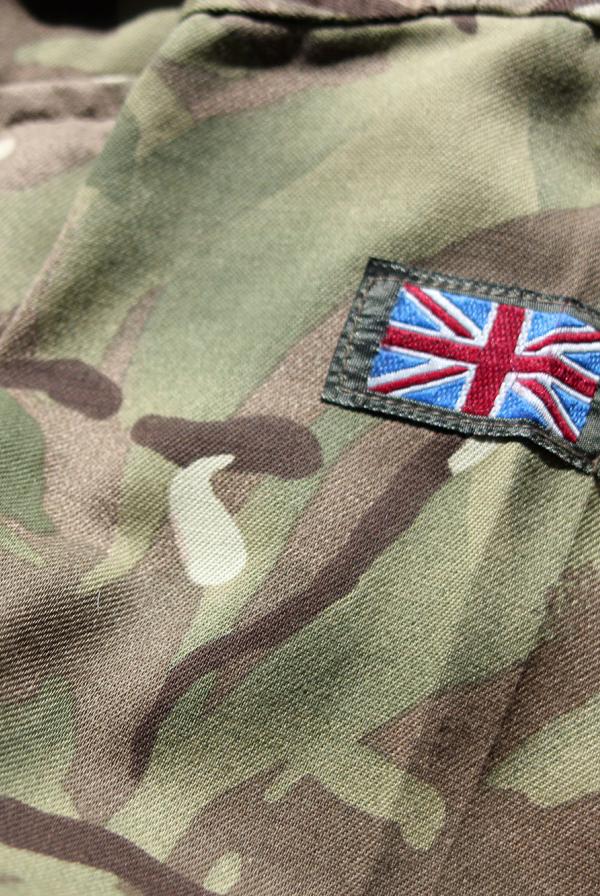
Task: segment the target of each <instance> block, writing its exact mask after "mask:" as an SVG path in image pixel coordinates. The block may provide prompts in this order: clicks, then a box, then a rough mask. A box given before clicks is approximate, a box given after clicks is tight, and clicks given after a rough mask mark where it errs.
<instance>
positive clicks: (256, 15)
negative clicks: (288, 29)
mask: <svg viewBox="0 0 600 896" xmlns="http://www.w3.org/2000/svg"><path fill="white" fill-rule="evenodd" d="M197 15H205V16H210V17H212V18H220V17H222V16H229V15H231V16H242V17H244V18H248V19H255V20H257V21H266V22H283V23H284V24H287V25H298V26H300V27H304V28H344V27H349V28H360V27H365V26H369V25H372V26H377V25H381V26H385V25H388V26H389V25H400V24H403V23H406V22H416V21H419V20H421V19H448V18H451V17H453V16H464V15H475V16H483V17H485V18H501V19H565V20H567V21H570V22H574V23H576V24H580V25H587V26H588V27H593V26H594V22H591V21H589V20H588V19H585V18H583V17H582V16H580V15H576V14H575V11H574V10H547V11H546V12H540V11H536V10H531V11H529V12H526V13H518V12H515V10H511V9H501V8H498V9H493V10H490V9H479V8H478V7H477V5H476V4H465V5H464V6H460V7H457V8H456V9H452V10H447V9H446V10H435V9H434V10H432V9H430V8H429V9H423V10H422V11H415V12H413V13H410V12H409V13H406V14H404V15H402V14H399V15H398V16H396V17H394V16H386V17H381V18H377V17H371V18H368V17H364V16H363V17H360V16H356V17H350V16H344V15H343V14H342V15H340V17H339V18H336V16H335V13H333V12H332V13H331V16H330V17H326V16H325V15H324V16H323V17H320V16H317V15H315V16H311V15H310V14H308V13H305V12H304V11H303V10H298V12H297V13H294V12H293V10H290V12H289V13H286V12H285V11H284V10H283V9H282V10H267V9H265V10H260V9H243V8H236V7H235V6H231V7H228V6H226V5H224V6H220V5H219V6H214V7H212V8H210V7H207V8H206V9H190V10H189V11H188V12H184V13H182V15H181V17H180V19H179V21H180V22H185V21H186V20H187V19H190V18H192V17H193V16H197Z"/></svg>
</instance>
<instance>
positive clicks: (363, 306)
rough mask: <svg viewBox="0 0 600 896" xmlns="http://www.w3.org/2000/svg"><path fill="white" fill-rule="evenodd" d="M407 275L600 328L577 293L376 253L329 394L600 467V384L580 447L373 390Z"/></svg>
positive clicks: (526, 425) (518, 425) (598, 316)
mask: <svg viewBox="0 0 600 896" xmlns="http://www.w3.org/2000/svg"><path fill="white" fill-rule="evenodd" d="M406 280H409V281H411V282H413V283H416V284H418V285H420V286H426V287H427V286H428V287H433V288H436V289H445V290H448V291H450V292H461V293H465V294H467V295H472V296H475V297H479V298H481V299H488V300H492V301H495V302H501V303H503V304H512V305H519V306H521V307H523V308H531V309H533V310H536V311H571V312H572V313H574V314H576V315H577V317H579V318H580V319H581V320H584V321H585V322H586V323H589V324H591V325H593V326H594V327H596V328H597V329H598V330H600V313H599V312H597V311H595V310H594V309H592V308H590V307H588V306H587V305H584V304H583V303H582V302H580V301H578V300H577V299H573V298H569V297H567V296H555V295H546V294H545V293H538V292H533V291H532V290H528V289H520V288H519V287H517V286H503V285H501V284H497V283H486V282H482V281H477V280H469V279H465V278H462V277H453V276H446V275H444V274H439V273H436V272H433V271H423V270H419V269H418V268H413V267H409V266H407V265H403V264H401V263H399V262H392V261H383V260H381V259H378V258H371V259H369V262H368V264H367V267H366V270H365V273H364V276H363V279H362V282H361V284H360V287H359V289H358V292H357V294H356V298H355V299H354V302H353V303H352V308H351V309H350V314H349V315H348V319H347V320H346V323H345V325H344V329H343V331H342V335H341V337H340V339H339V342H338V344H337V347H336V350H335V353H334V356H333V360H332V362H331V366H330V368H329V373H328V375H327V380H326V382H325V389H324V392H323V394H322V398H323V400H324V401H327V402H330V403H332V404H337V405H341V406H342V407H346V408H353V409H356V410H363V411H373V412H376V413H380V414H386V415H387V416H390V417H398V418H400V419H403V420H413V421H416V422H418V423H425V424H429V425H431V426H438V427H441V428H443V429H450V430H453V431H454V432H459V433H462V434H463V435H467V436H493V437H497V438H498V437H499V438H513V439H514V438H515V437H517V438H524V439H529V440H530V441H532V442H535V444H536V445H540V446H541V447H542V448H546V449H547V450H548V451H551V452H553V453H554V454H556V455H558V457H560V458H561V459H562V460H564V461H566V462H567V463H569V464H571V465H572V466H574V467H576V468H577V469H579V470H582V471H584V472H586V473H594V472H597V468H598V462H599V461H600V457H599V454H600V384H599V386H598V388H597V389H596V392H595V394H594V397H593V398H592V403H591V407H590V410H589V412H588V416H587V420H586V422H585V424H584V426H583V429H582V430H581V433H580V435H579V438H578V439H577V441H576V442H574V443H573V445H572V446H571V445H569V444H568V443H567V442H566V440H564V439H561V438H559V437H558V436H555V435H554V434H553V433H550V432H548V431H547V430H544V429H543V428H542V427H541V426H539V425H538V424H536V423H534V422H533V421H525V420H522V421H520V420H515V421H512V420H498V419H491V418H489V417H479V416H476V415H474V414H465V413H463V412H462V411H453V410H451V409H447V408H436V407H435V406H433V405H432V406H424V405H423V404H420V403H418V402H416V401H410V399H407V398H391V397H389V396H382V395H377V394H375V393H373V392H368V391H367V376H368V373H369V370H370V367H371V362H372V360H373V357H374V355H375V353H376V351H377V349H378V347H379V342H380V340H381V337H382V335H383V332H384V330H385V328H386V326H387V322H388V319H389V316H390V313H391V310H392V308H393V306H394V302H395V301H396V295H397V292H398V289H399V288H400V286H401V284H402V283H403V282H404V281H406Z"/></svg>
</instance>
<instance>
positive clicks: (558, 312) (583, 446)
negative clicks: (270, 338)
mask: <svg viewBox="0 0 600 896" xmlns="http://www.w3.org/2000/svg"><path fill="white" fill-rule="evenodd" d="M599 383H600V314H599V313H598V312H596V311H594V310H593V309H591V308H588V307H587V306H585V305H583V304H582V303H580V302H578V301H577V300H575V299H569V298H564V297H557V296H547V295H544V294H541V293H534V292H531V291H529V290H522V289H518V288H516V287H508V286H499V285H496V284H489V283H481V282H475V281H469V280H463V279H459V278H456V277H444V276H443V275H441V274H435V273H428V272H425V271H418V270H415V269H411V268H407V267H404V266H403V265H401V264H396V263H392V262H385V261H379V260H377V259H371V261H370V262H369V264H368V266H367V270H366V273H365V277H364V279H363V282H362V284H361V287H360V289H359V291H358V295H357V298H356V300H355V302H354V304H353V307H352V310H351V312H350V316H349V318H348V321H347V323H346V326H345V328H344V332H343V334H342V337H341V339H340V342H339V344H338V348H337V350H336V353H335V356H334V359H333V362H332V364H331V368H330V370H329V375H328V378H327V382H326V386H325V392H324V394H323V398H324V399H325V400H327V401H331V402H334V403H336V404H341V405H344V406H348V407H354V408H364V409H368V410H373V411H380V412H382V413H385V414H389V415H392V416H397V417H403V418H407V419H413V420H417V421H419V422H423V423H429V424H434V425H438V426H442V427H445V428H447V429H454V430H457V431H458V432H462V433H465V434H469V435H491V436H513V437H514V436H518V437H527V438H529V439H531V440H532V441H534V442H536V443H537V444H539V445H542V446H543V447H545V448H548V449H549V450H551V451H553V452H554V453H555V454H558V455H559V456H560V457H562V458H563V459H564V460H566V461H568V462H570V463H571V464H573V465H574V466H576V467H578V468H580V469H582V470H585V471H587V472H591V471H592V470H594V469H596V459H597V456H598V455H599V454H600V389H599V388H598V386H599Z"/></svg>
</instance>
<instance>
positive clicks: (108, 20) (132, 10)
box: [21, 0, 180, 29]
mask: <svg viewBox="0 0 600 896" xmlns="http://www.w3.org/2000/svg"><path fill="white" fill-rule="evenodd" d="M21 3H22V5H23V6H24V7H25V8H26V9H27V10H28V11H29V13H30V15H32V16H33V17H34V18H35V19H37V20H38V21H40V22H45V23H46V24H48V25H72V26H76V27H79V28H95V29H107V28H114V27H115V26H116V25H120V24H121V23H122V22H127V21H128V20H129V19H133V18H135V16H139V15H141V14H142V13H144V12H148V11H150V10H152V9H160V8H164V7H169V6H170V7H173V6H179V5H180V0H112V2H111V0H86V2H85V3H81V0H21Z"/></svg>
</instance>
